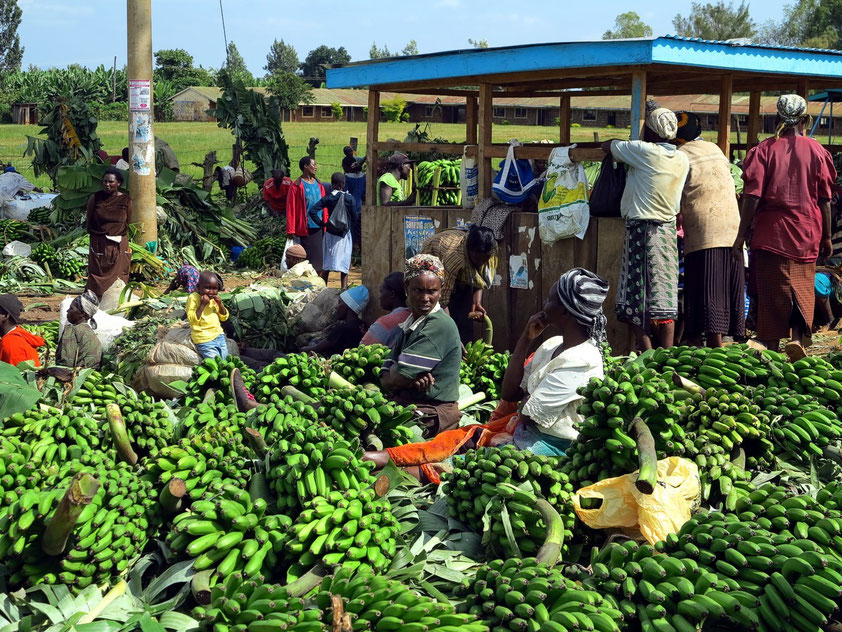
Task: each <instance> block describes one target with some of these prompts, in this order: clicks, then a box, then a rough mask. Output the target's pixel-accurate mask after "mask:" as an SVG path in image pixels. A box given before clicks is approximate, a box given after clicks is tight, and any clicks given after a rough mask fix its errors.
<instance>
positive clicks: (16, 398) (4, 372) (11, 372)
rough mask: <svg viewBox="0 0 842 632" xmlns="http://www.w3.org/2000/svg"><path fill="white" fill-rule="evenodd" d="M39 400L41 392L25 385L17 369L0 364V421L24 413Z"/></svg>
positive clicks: (9, 365) (3, 363)
mask: <svg viewBox="0 0 842 632" xmlns="http://www.w3.org/2000/svg"><path fill="white" fill-rule="evenodd" d="M40 399H41V392H40V391H39V390H38V389H37V388H34V387H32V386H30V385H29V384H27V383H26V380H24V379H23V375H21V372H20V370H19V369H18V368H17V367H14V366H12V365H11V364H6V363H5V362H0V419H6V418H7V417H10V416H12V415H14V414H15V413H22V412H26V411H27V410H29V409H31V408H32V407H34V406H35V404H37V403H38V400H40Z"/></svg>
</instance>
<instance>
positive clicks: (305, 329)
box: [290, 288, 340, 335]
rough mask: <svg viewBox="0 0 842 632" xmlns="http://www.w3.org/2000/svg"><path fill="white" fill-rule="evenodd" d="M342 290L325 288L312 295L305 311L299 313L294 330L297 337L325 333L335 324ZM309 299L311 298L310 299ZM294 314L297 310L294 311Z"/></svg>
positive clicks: (304, 308) (305, 306)
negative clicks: (319, 332)
mask: <svg viewBox="0 0 842 632" xmlns="http://www.w3.org/2000/svg"><path fill="white" fill-rule="evenodd" d="M339 294H340V290H336V289H333V288H324V289H323V290H320V291H316V292H313V293H312V299H311V300H309V301H308V302H307V303H306V305H304V307H303V309H302V310H301V311H300V312H299V313H298V315H297V319H296V322H295V326H294V327H293V330H294V332H295V334H296V335H300V334H306V333H313V332H316V331H324V330H325V329H327V328H328V327H329V326H330V325H332V324H333V323H334V316H333V315H334V312H335V311H336V305H337V303H338V302H339ZM308 298H309V297H308ZM293 307H294V306H293ZM292 311H293V313H291V314H290V315H291V316H292V315H293V314H294V311H295V310H292Z"/></svg>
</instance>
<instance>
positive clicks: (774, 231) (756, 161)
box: [743, 133, 836, 263]
mask: <svg viewBox="0 0 842 632" xmlns="http://www.w3.org/2000/svg"><path fill="white" fill-rule="evenodd" d="M835 179H836V169H835V168H834V166H833V159H832V158H831V156H830V154H829V153H828V151H827V150H826V149H825V148H824V147H822V146H821V144H820V143H819V142H818V141H816V140H813V139H812V138H809V137H807V136H799V135H797V134H794V133H786V134H784V135H782V136H781V137H780V138H778V139H775V138H767V139H766V140H764V141H763V142H762V143H760V144H759V145H757V146H755V147H753V148H752V149H750V150H749V152H748V154H747V155H746V159H745V163H744V168H743V180H744V181H745V187H744V188H743V195H753V196H755V197H758V198H760V204H759V205H758V207H757V216H756V217H755V219H754V226H753V229H754V234H753V235H752V238H751V248H752V250H766V251H769V252H772V253H775V254H778V255H781V256H783V257H786V258H788V259H791V260H793V261H798V262H800V263H813V262H815V261H816V259H817V258H818V256H819V241H820V240H821V236H822V214H821V210H819V200H821V199H828V200H829V199H830V198H831V186H832V184H833V182H834V180H835Z"/></svg>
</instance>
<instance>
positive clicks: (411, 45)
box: [368, 40, 418, 59]
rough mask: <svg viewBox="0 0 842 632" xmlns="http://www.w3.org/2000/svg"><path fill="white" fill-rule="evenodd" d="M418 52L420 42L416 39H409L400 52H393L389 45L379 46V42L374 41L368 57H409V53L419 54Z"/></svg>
mask: <svg viewBox="0 0 842 632" xmlns="http://www.w3.org/2000/svg"><path fill="white" fill-rule="evenodd" d="M417 54H418V42H416V41H415V40H409V42H408V43H407V45H406V46H404V47H403V48H402V49H401V52H399V53H393V52H391V51H390V50H389V47H388V46H386V45H384V46H383V48H378V47H377V42H373V43H372V44H371V48H370V49H368V58H369V59H384V58H386V57H408V56H409V55H417Z"/></svg>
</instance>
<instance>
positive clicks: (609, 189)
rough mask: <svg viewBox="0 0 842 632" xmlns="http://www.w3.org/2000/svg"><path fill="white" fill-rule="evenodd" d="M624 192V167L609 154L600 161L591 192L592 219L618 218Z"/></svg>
mask: <svg viewBox="0 0 842 632" xmlns="http://www.w3.org/2000/svg"><path fill="white" fill-rule="evenodd" d="M625 190H626V167H625V165H623V163H621V162H616V161H615V160H614V158H613V157H612V156H611V154H608V155H607V156H605V158H603V159H602V166H601V168H600V170H599V175H598V176H597V178H596V182H595V183H594V185H593V190H592V191H591V198H590V206H591V215H592V216H593V217H620V201H621V200H622V199H623V191H625Z"/></svg>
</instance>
